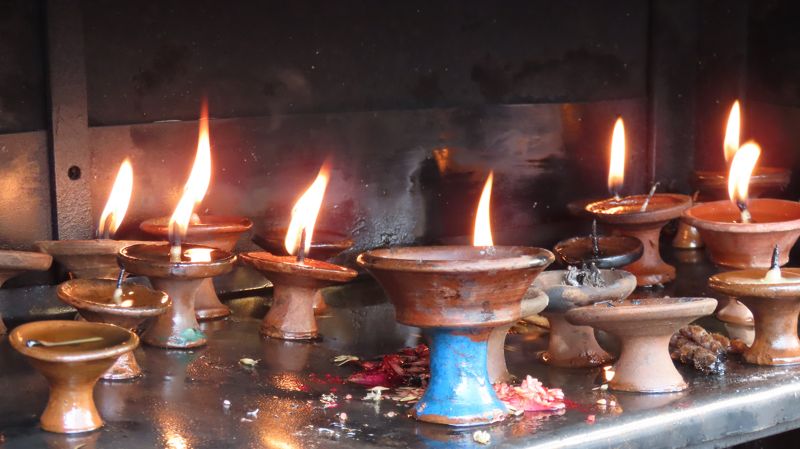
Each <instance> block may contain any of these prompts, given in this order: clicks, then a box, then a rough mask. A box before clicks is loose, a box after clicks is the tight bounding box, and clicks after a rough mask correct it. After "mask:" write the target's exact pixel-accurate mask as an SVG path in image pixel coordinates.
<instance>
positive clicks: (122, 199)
mask: <svg viewBox="0 0 800 449" xmlns="http://www.w3.org/2000/svg"><path fill="white" fill-rule="evenodd" d="M132 192H133V167H132V166H131V161H129V160H128V159H125V160H124V161H122V164H120V166H119V171H118V172H117V178H116V179H115V180H114V187H112V188H111V193H110V194H109V195H108V201H107V202H106V207H105V208H104V209H103V213H102V214H100V223H99V225H98V226H97V236H98V237H102V238H107V237H111V236H113V235H114V233H116V232H117V229H119V225H121V224H122V219H123V218H125V213H126V212H128V204H130V202H131V193H132Z"/></svg>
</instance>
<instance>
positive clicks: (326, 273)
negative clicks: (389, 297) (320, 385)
mask: <svg viewBox="0 0 800 449" xmlns="http://www.w3.org/2000/svg"><path fill="white" fill-rule="evenodd" d="M329 177H330V170H329V168H328V165H327V164H324V165H323V166H322V168H321V169H320V171H319V174H318V175H317V178H316V179H315V180H314V182H313V183H312V184H311V186H310V187H309V188H308V189H307V190H306V191H305V193H303V195H302V196H301V197H300V199H298V200H297V202H296V203H295V205H294V208H293V209H292V218H291V222H290V223H289V229H288V230H287V231H286V237H285V240H284V246H285V249H286V252H287V253H288V254H289V255H286V256H280V255H276V254H272V253H269V252H265V251H258V252H250V253H245V254H242V256H241V258H242V262H244V263H245V264H247V265H250V266H252V267H253V268H255V269H256V270H258V271H259V272H261V273H262V274H263V275H264V276H265V277H266V278H267V279H269V280H270V281H271V282H272V285H273V287H272V288H273V299H272V307H270V309H269V311H268V312H267V314H266V315H265V316H264V321H263V323H262V324H261V335H263V336H265V337H272V338H280V339H283V340H313V339H315V338H318V337H319V332H318V330H317V319H316V318H315V317H314V300H315V297H316V296H318V295H319V290H320V289H322V288H323V287H327V286H330V285H334V284H338V283H342V282H347V281H350V280H352V279H353V278H355V277H356V274H357V273H356V272H355V270H351V269H349V268H345V267H342V266H339V265H335V264H332V263H329V262H323V261H320V260H315V259H310V258H308V257H306V254H307V253H308V251H310V249H311V246H312V241H313V239H314V235H315V234H314V224H315V223H316V221H317V215H318V214H319V210H320V207H321V206H322V199H323V197H324V196H325V189H326V188H327V185H328V179H329Z"/></svg>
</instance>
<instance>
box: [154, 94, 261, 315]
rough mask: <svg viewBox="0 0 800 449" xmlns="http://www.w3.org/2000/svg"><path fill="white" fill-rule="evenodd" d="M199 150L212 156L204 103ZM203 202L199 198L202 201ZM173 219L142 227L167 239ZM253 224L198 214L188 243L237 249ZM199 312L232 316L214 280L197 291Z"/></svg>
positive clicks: (243, 218) (246, 220) (201, 313)
mask: <svg viewBox="0 0 800 449" xmlns="http://www.w3.org/2000/svg"><path fill="white" fill-rule="evenodd" d="M197 145H198V147H202V149H201V148H198V152H199V151H202V152H204V153H205V152H208V154H209V159H210V154H211V142H210V138H209V126H208V105H207V103H205V102H203V106H202V111H201V113H200V133H199V136H198V140H197ZM203 175H204V176H206V175H207V176H208V177H209V180H206V181H205V183H206V184H208V183H209V181H210V177H211V167H210V165H209V169H208V170H206V171H204V172H203ZM198 203H199V201H198ZM168 225H169V218H168V217H161V218H152V219H149V220H145V221H143V222H142V223H141V224H140V225H139V228H140V229H141V230H142V231H144V232H146V233H148V234H150V235H152V236H155V237H158V238H160V239H166V238H167V236H168V235H169V226H168ZM252 227H253V222H252V221H250V219H249V218H245V217H228V216H215V215H199V216H198V215H196V214H192V218H191V221H190V222H189V230H188V231H187V232H186V237H185V239H184V242H185V243H193V244H196V245H203V246H210V247H212V248H219V249H221V250H223V251H228V252H231V251H233V249H234V247H235V246H236V243H237V242H238V241H239V238H240V237H241V235H242V234H243V233H245V232H247V231H249V230H250V228H252ZM195 313H196V314H197V319H198V320H200V321H206V320H216V319H221V318H225V317H227V316H229V315H230V314H231V310H230V309H229V308H228V307H227V306H225V305H224V304H222V302H220V300H219V297H218V296H217V292H216V290H215V289H214V283H213V281H212V279H211V278H208V279H206V280H204V281H203V285H201V286H200V290H198V291H197V299H196V300H195Z"/></svg>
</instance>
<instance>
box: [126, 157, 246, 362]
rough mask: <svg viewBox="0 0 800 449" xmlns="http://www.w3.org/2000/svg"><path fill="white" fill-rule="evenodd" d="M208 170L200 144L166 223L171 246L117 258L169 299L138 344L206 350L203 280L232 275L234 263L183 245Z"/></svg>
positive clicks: (133, 250) (144, 247)
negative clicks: (198, 306) (200, 318)
mask: <svg viewBox="0 0 800 449" xmlns="http://www.w3.org/2000/svg"><path fill="white" fill-rule="evenodd" d="M210 171H211V153H210V148H209V147H208V146H207V145H198V146H197V155H196V157H195V161H194V165H193V167H192V172H191V174H190V175H189V179H188V180H187V181H186V186H185V187H184V191H183V196H182V197H181V199H180V201H179V202H178V205H177V206H176V207H175V212H173V214H172V216H171V217H170V219H169V223H168V228H169V236H168V237H169V242H168V243H152V242H151V243H149V244H147V243H145V244H136V245H131V246H128V247H125V248H123V249H122V250H121V251H120V252H119V254H118V255H117V260H118V262H119V264H120V266H122V267H123V268H124V269H125V270H126V271H128V272H130V273H133V274H137V275H141V276H147V277H148V278H150V282H151V283H152V285H153V288H155V289H156V290H160V291H163V292H165V293H166V294H167V295H168V296H169V297H170V299H172V305H171V306H170V307H169V308H168V309H167V312H166V313H164V314H161V315H159V316H158V317H157V318H156V319H155V322H154V323H152V325H151V326H150V327H149V328H148V329H147V330H146V331H145V333H144V334H142V341H144V342H145V343H146V344H148V345H151V346H157V347H161V348H175V349H187V348H194V347H197V346H202V345H205V344H206V336H205V334H204V333H203V332H202V331H201V330H200V325H199V323H198V322H197V315H196V313H195V298H196V297H197V292H198V291H199V289H200V287H201V285H202V284H203V282H204V281H206V280H208V279H210V278H213V277H215V276H220V275H222V274H225V273H228V272H230V271H231V270H232V269H233V263H234V262H235V261H236V256H235V255H233V254H231V253H229V252H228V251H224V250H221V249H219V248H212V247H210V246H203V245H196V244H189V243H185V238H186V234H187V233H188V228H189V221H190V220H191V216H192V213H193V210H194V207H195V206H196V205H197V204H199V203H200V202H201V201H202V199H203V196H204V195H205V192H206V190H207V189H208V183H209V173H210Z"/></svg>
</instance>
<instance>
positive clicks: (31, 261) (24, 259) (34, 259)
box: [0, 250, 53, 335]
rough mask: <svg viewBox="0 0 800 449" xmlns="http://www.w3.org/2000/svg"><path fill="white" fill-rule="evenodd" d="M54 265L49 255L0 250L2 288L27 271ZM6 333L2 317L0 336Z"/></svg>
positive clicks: (41, 269) (0, 319)
mask: <svg viewBox="0 0 800 449" xmlns="http://www.w3.org/2000/svg"><path fill="white" fill-rule="evenodd" d="M52 263H53V258H52V257H51V256H49V255H47V254H41V253H33V252H28V251H12V250H0V286H2V285H3V284H5V283H6V281H7V280H9V279H11V278H13V277H14V276H18V275H20V274H22V273H24V272H26V271H45V270H48V269H49V268H50V265H51V264H52ZM5 333H6V325H5V324H4V323H3V316H2V315H0V335H4V334H5Z"/></svg>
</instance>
